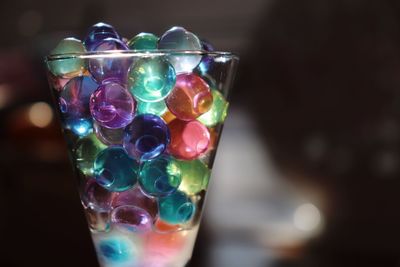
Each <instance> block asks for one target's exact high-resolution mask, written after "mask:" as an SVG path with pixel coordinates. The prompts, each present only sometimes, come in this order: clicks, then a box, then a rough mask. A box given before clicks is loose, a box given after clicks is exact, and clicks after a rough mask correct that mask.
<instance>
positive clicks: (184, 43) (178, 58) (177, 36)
mask: <svg viewBox="0 0 400 267" xmlns="http://www.w3.org/2000/svg"><path fill="white" fill-rule="evenodd" d="M158 48H159V49H168V50H201V49H202V46H201V42H200V40H199V38H198V37H197V36H196V35H194V34H193V33H191V32H189V31H187V30H186V29H184V28H182V27H173V28H171V29H170V30H168V31H166V32H165V33H164V34H163V35H162V36H161V38H160V40H159V41H158ZM200 60H201V55H171V56H169V61H170V62H171V63H172V65H173V66H174V68H175V71H176V73H182V72H191V71H192V70H193V69H194V68H195V67H196V66H197V65H198V64H199V62H200Z"/></svg>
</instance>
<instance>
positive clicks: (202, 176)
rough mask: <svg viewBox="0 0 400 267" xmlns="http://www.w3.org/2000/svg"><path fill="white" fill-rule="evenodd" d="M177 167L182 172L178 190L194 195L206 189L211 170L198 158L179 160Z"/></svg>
mask: <svg viewBox="0 0 400 267" xmlns="http://www.w3.org/2000/svg"><path fill="white" fill-rule="evenodd" d="M179 169H180V171H181V173H182V182H181V184H180V186H179V190H180V191H182V192H185V193H186V194H188V195H194V194H197V193H199V192H200V191H201V190H205V189H207V186H208V182H209V181H210V173H211V172H210V170H209V169H208V167H207V166H206V165H205V164H204V163H203V162H201V161H200V160H191V161H184V160H181V161H179Z"/></svg>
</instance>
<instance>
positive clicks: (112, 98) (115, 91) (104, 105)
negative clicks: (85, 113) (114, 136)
mask: <svg viewBox="0 0 400 267" xmlns="http://www.w3.org/2000/svg"><path fill="white" fill-rule="evenodd" d="M135 104H136V103H135V100H134V99H133V97H132V95H131V94H130V93H129V92H128V91H127V90H126V89H125V88H124V87H123V86H122V85H120V84H118V83H114V82H107V83H104V84H102V85H101V86H100V87H99V88H98V89H97V90H96V91H95V92H94V93H93V94H92V96H91V97H90V112H91V114H92V116H93V118H94V119H95V120H96V121H97V122H98V123H99V124H100V125H101V126H104V127H106V128H110V129H117V128H122V127H125V126H126V125H128V124H129V123H130V122H131V121H132V119H133V115H134V110H135Z"/></svg>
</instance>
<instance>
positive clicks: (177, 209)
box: [158, 191, 196, 224]
mask: <svg viewBox="0 0 400 267" xmlns="http://www.w3.org/2000/svg"><path fill="white" fill-rule="evenodd" d="M158 209H159V211H160V218H161V219H162V220H163V221H165V222H167V223H170V224H182V223H186V222H188V221H189V220H190V219H191V218H192V216H193V215H194V213H195V209H196V207H195V205H194V204H193V203H192V201H191V200H190V199H189V198H188V197H187V196H186V195H185V194H184V193H183V192H180V191H176V192H174V193H173V194H171V195H169V196H166V197H162V198H160V199H159V201H158Z"/></svg>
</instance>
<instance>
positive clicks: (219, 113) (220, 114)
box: [198, 90, 229, 127]
mask: <svg viewBox="0 0 400 267" xmlns="http://www.w3.org/2000/svg"><path fill="white" fill-rule="evenodd" d="M211 93H212V97H213V102H212V106H211V108H210V110H209V111H207V112H206V113H204V114H203V115H201V116H200V117H198V120H199V121H200V122H201V123H203V124H204V125H206V126H207V127H214V126H215V125H217V124H218V123H223V122H224V120H225V118H226V114H227V110H228V106H229V103H228V102H227V101H226V100H225V98H224V96H223V95H222V94H221V93H220V92H219V91H218V90H211Z"/></svg>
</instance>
